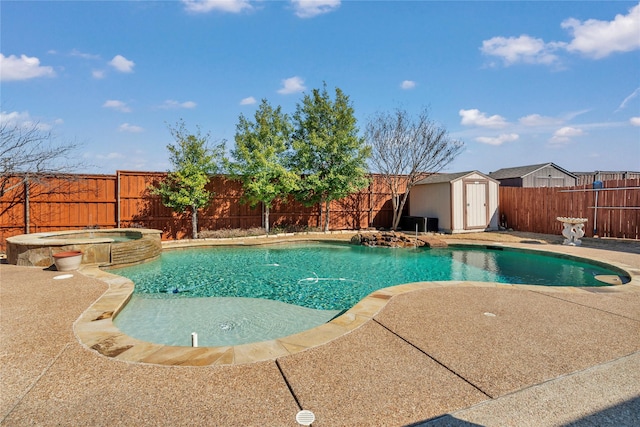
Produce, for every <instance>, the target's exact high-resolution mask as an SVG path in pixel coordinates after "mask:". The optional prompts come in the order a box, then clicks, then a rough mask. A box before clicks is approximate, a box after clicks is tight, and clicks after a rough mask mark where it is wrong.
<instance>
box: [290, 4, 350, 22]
mask: <svg viewBox="0 0 640 427" xmlns="http://www.w3.org/2000/svg"><path fill="white" fill-rule="evenodd" d="M291 4H293V8H294V10H295V13H296V16H297V17H298V18H313V17H314V16H317V15H322V14H323V13H329V12H333V11H334V10H336V9H337V8H339V7H340V0H291Z"/></svg>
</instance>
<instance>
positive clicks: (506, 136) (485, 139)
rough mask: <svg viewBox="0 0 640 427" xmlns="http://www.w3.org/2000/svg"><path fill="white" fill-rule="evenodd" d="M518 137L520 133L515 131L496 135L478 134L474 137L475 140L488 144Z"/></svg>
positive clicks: (500, 142) (511, 140)
mask: <svg viewBox="0 0 640 427" xmlns="http://www.w3.org/2000/svg"><path fill="white" fill-rule="evenodd" d="M518 138H520V135H518V134H517V133H508V134H502V135H500V136H496V137H490V136H479V137H477V138H476V141H478V142H481V143H483V144H489V145H502V144H504V143H505V142H513V141H517V140H518Z"/></svg>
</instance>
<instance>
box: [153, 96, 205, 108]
mask: <svg viewBox="0 0 640 427" xmlns="http://www.w3.org/2000/svg"><path fill="white" fill-rule="evenodd" d="M196 105H198V104H196V103H195V102H193V101H185V102H178V101H174V100H173V99H167V100H166V101H164V102H163V103H162V105H160V106H159V107H158V108H162V109H164V110H175V109H178V108H185V109H191V108H196Z"/></svg>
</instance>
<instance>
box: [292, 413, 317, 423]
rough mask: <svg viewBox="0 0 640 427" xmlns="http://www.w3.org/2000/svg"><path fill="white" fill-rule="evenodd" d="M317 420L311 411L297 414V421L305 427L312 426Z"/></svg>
mask: <svg viewBox="0 0 640 427" xmlns="http://www.w3.org/2000/svg"><path fill="white" fill-rule="evenodd" d="M315 420H316V416H315V415H314V414H313V412H311V411H307V410H306V409H305V410H302V411H300V412H298V413H297V414H296V421H297V422H298V424H300V425H303V426H310V425H311V423H312V422H314V421H315Z"/></svg>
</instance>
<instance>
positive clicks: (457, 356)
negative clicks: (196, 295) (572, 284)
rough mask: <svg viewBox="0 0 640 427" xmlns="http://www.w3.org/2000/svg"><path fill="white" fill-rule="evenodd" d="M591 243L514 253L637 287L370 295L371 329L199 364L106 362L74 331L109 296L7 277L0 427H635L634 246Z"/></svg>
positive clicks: (457, 287)
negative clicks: (559, 261) (612, 269)
mask: <svg viewBox="0 0 640 427" xmlns="http://www.w3.org/2000/svg"><path fill="white" fill-rule="evenodd" d="M470 238H471V237H467V239H470ZM474 238H477V236H476V237H474ZM458 239H460V238H456V241H460V240H458ZM487 243H491V244H493V243H495V240H492V241H490V242H487ZM589 243H590V242H585V246H583V247H566V246H560V245H557V244H553V243H552V244H549V243H545V242H544V241H540V240H533V239H531V238H519V241H518V239H515V241H513V240H511V241H509V242H508V243H507V245H508V246H514V247H525V248H527V249H535V248H538V249H543V250H546V251H550V252H557V253H562V254H570V255H576V256H580V257H585V258H590V259H595V260H598V261H603V262H607V263H611V264H614V265H617V266H620V267H623V268H624V269H625V270H627V271H629V272H630V273H632V274H633V276H634V277H633V281H632V282H631V283H629V284H626V285H622V286H618V287H603V288H593V289H578V288H544V287H530V286H510V285H492V284H482V283H473V282H471V283H469V282H465V283H458V284H456V283H444V282H443V283H430V284H423V285H420V286H415V287H414V288H412V289H413V291H412V292H402V293H400V292H398V293H397V295H395V296H394V297H393V298H379V299H381V300H384V302H385V303H386V304H383V306H381V307H380V310H379V311H376V312H375V313H371V315H370V316H369V317H370V319H368V320H365V321H363V322H362V323H360V324H359V327H357V328H354V329H352V330H351V331H350V332H349V333H347V334H344V335H341V336H338V337H333V339H331V340H329V341H328V342H326V343H325V344H322V345H318V346H311V347H310V348H308V349H306V350H304V351H300V352H296V353H293V354H287V355H278V356H275V357H274V358H271V359H269V358H267V359H266V360H262V361H258V362H254V363H245V364H235V365H210V366H203V367H198V366H159V365H152V364H145V363H136V362H131V361H124V360H120V358H114V357H105V356H103V355H100V354H99V353H98V352H96V351H94V350H91V349H90V348H89V347H90V346H88V345H82V344H81V343H80V342H79V340H78V337H77V336H76V335H75V334H74V330H73V325H74V323H75V322H76V320H77V319H78V318H80V317H81V315H82V314H83V313H86V312H87V308H88V307H90V306H92V305H93V303H94V302H96V301H98V300H99V299H100V298H101V297H103V296H104V295H105V292H106V291H107V289H108V285H107V284H106V283H105V282H103V281H101V280H98V279H95V278H92V277H89V276H87V275H85V274H81V273H76V272H74V273H73V277H72V278H69V279H66V280H54V279H53V277H55V276H58V275H60V273H59V272H55V271H45V270H42V269H39V268H28V267H16V266H11V265H0V281H1V286H0V304H1V314H0V316H1V318H0V322H1V326H2V327H1V334H2V335H1V337H2V338H1V343H2V350H1V359H0V360H1V361H2V363H0V373H1V378H2V386H1V387H2V390H1V391H2V393H0V420H1V423H2V424H3V425H12V426H13V425H114V424H115V425H256V426H258V425H260V426H288V425H290V426H295V425H298V424H297V423H296V421H295V414H296V413H297V412H298V411H299V410H300V409H301V408H302V409H308V410H311V411H313V412H314V413H315V415H316V422H314V423H313V425H314V426H323V425H324V426H334V425H335V426H343V425H344V426H351V425H358V426H363V425H364V426H366V425H371V426H381V425H392V426H396V425H398V426H400V425H412V424H414V425H421V424H424V425H500V426H502V425H514V426H515V425H517V426H521V425H567V424H569V425H616V426H619V425H637V424H639V423H640V253H639V252H640V249H639V248H638V244H637V243H636V244H635V245H627V243H625V245H622V246H621V245H618V244H616V242H615V241H611V242H598V245H600V244H602V246H603V247H607V248H608V249H609V250H603V249H599V248H595V247H589V246H588V245H589ZM607 243H610V245H608V246H607V245H606V244H607ZM594 246H596V244H595V243H594ZM629 248H631V250H629ZM409 288H410V287H406V288H405V290H408V289H409ZM492 315H493V316H492ZM323 340H324V338H320V342H324V341H323ZM126 352H127V350H125V351H124V352H123V353H120V354H119V356H123V355H124V354H125V353H126ZM572 423H574V424H572Z"/></svg>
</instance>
